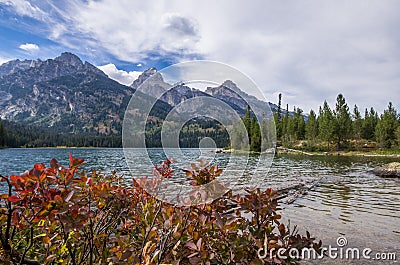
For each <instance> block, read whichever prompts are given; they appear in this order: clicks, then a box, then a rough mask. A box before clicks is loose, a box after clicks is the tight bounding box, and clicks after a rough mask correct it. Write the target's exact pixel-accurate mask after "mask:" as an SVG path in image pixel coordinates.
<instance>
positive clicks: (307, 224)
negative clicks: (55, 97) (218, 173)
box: [0, 148, 400, 264]
mask: <svg viewBox="0 0 400 265" xmlns="http://www.w3.org/2000/svg"><path fill="white" fill-rule="evenodd" d="M185 152H186V153H185V156H187V158H188V159H194V158H196V157H198V156H199V151H198V150H196V149H195V150H186V151H185ZM70 153H71V154H73V155H74V156H76V157H82V158H85V160H86V161H87V165H86V168H87V169H103V170H104V171H106V172H107V171H112V170H116V171H117V172H118V173H120V174H124V175H125V177H126V179H127V183H130V179H131V173H130V171H129V168H128V166H127V164H126V162H125V159H124V152H123V150H122V149H101V148H70V149H68V148H65V149H63V148H43V149H41V148H39V149H3V150H0V161H1V163H0V173H1V174H2V175H10V174H20V173H21V172H23V171H24V170H26V169H30V168H32V166H33V164H34V163H41V162H44V163H45V164H46V165H48V163H49V161H50V159H51V158H53V157H56V158H57V159H58V160H59V162H60V163H61V164H64V165H68V161H69V160H68V159H69V158H68V155H69V154H70ZM149 153H150V156H151V157H152V160H153V162H156V163H159V162H160V161H161V160H162V159H163V158H164V157H163V155H162V154H161V152H160V149H152V150H150V151H149ZM172 154H173V152H172ZM208 155H209V158H211V159H214V161H215V162H217V163H219V164H220V165H221V167H224V166H226V165H227V164H228V161H229V159H231V158H230V156H231V155H230V154H211V152H210V153H209V154H208ZM205 156H207V154H206V155H205ZM235 159H236V161H240V159H242V158H240V157H239V158H235ZM243 160H245V158H243ZM252 160H254V161H255V160H256V157H250V164H251V161H252ZM135 161H136V162H135V163H136V164H137V165H138V168H141V169H142V170H146V171H147V172H150V171H151V170H152V168H151V167H149V168H148V169H146V168H143V167H144V166H146V167H147V166H148V165H147V164H145V163H144V162H143V163H142V162H141V161H144V159H143V157H142V156H141V155H137V156H136V160H135ZM392 161H399V159H394V158H377V157H344V156H326V157H316V156H315V157H309V156H304V157H302V156H291V155H280V156H276V157H275V158H274V159H273V162H272V166H271V168H270V170H269V171H268V165H266V166H265V168H263V165H259V167H258V168H259V169H261V170H258V171H257V172H256V173H255V174H256V176H253V177H256V178H258V179H259V180H261V182H262V183H263V186H264V187H273V188H281V187H286V186H291V185H294V184H296V183H299V182H308V181H318V185H317V186H315V187H314V188H313V189H312V190H310V191H309V192H308V194H306V195H304V196H302V197H301V198H299V199H297V200H296V201H295V202H294V203H292V204H289V205H287V204H282V208H283V209H282V215H283V216H284V218H285V222H288V220H290V222H291V226H293V225H297V226H298V229H299V230H300V232H301V233H304V232H305V230H308V231H310V232H311V234H312V235H313V236H315V237H317V238H318V239H321V240H322V241H323V243H324V245H328V244H330V245H332V246H333V247H336V246H337V245H336V239H337V238H338V237H339V236H344V237H346V239H347V241H348V247H357V248H360V249H361V250H362V249H363V248H367V247H368V248H371V249H372V251H373V252H372V253H376V252H395V253H396V254H397V260H399V259H400V179H398V178H397V179H396V178H381V177H378V176H375V175H373V174H371V173H368V171H369V170H371V169H372V168H374V167H375V166H378V165H382V164H385V163H389V162H392ZM178 162H179V163H178V166H180V167H184V166H183V164H185V161H178ZM244 181H245V180H244ZM315 263H317V264H318V263H321V262H315ZM322 263H324V264H353V263H356V264H366V263H368V264H376V263H377V261H372V260H371V261H366V260H361V261H352V262H351V261H348V260H337V259H336V260H329V259H328V260H327V259H324V260H323V262H322ZM382 264H398V263H395V262H394V261H391V262H388V261H386V262H385V263H382Z"/></svg>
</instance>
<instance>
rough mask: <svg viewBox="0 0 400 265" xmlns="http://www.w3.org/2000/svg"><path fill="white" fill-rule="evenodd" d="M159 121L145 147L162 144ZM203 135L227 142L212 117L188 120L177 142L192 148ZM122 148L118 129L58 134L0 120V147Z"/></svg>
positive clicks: (219, 144) (150, 129) (151, 126)
mask: <svg viewBox="0 0 400 265" xmlns="http://www.w3.org/2000/svg"><path fill="white" fill-rule="evenodd" d="M161 125H162V124H161V123H160V124H151V123H149V125H148V127H146V129H147V132H146V146H147V147H149V148H152V147H162V144H161ZM204 137H210V138H212V139H213V140H214V141H215V143H216V146H217V147H225V146H227V145H229V135H228V133H227V131H226V130H225V128H224V127H223V126H222V125H221V124H220V123H218V122H216V121H214V120H192V121H189V122H188V123H187V124H185V126H184V127H183V128H182V130H181V132H180V135H179V144H180V147H182V148H196V147H198V146H199V142H200V140H201V139H203V138H204ZM56 146H68V147H122V137H121V132H120V131H119V132H118V133H116V134H113V135H106V134H101V133H99V132H86V133H84V132H80V133H71V132H67V133H61V132H59V131H58V130H56V128H41V127H38V126H34V125H25V124H20V123H15V122H12V121H7V120H3V121H2V120H0V147H28V148H29V147H56Z"/></svg>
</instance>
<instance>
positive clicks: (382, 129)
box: [375, 102, 398, 148]
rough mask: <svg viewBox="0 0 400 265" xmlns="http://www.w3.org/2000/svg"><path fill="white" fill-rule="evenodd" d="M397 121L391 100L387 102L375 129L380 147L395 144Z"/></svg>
mask: <svg viewBox="0 0 400 265" xmlns="http://www.w3.org/2000/svg"><path fill="white" fill-rule="evenodd" d="M397 123H398V120H397V112H396V110H395V108H394V107H393V105H392V102H389V105H388V108H387V109H385V110H384V112H383V114H382V115H381V119H380V120H379V121H378V125H377V126H376V130H375V135H376V140H377V141H378V142H379V144H380V145H381V146H382V147H385V148H391V147H392V146H393V145H394V144H395V142H396V129H397V125H398V124H397Z"/></svg>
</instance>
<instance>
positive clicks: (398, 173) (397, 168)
mask: <svg viewBox="0 0 400 265" xmlns="http://www.w3.org/2000/svg"><path fill="white" fill-rule="evenodd" d="M372 172H373V173H374V174H375V175H378V176H381V177H400V163H399V162H392V163H389V164H386V165H383V166H380V167H376V168H374V169H373V170H372Z"/></svg>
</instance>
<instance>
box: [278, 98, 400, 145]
mask: <svg viewBox="0 0 400 265" xmlns="http://www.w3.org/2000/svg"><path fill="white" fill-rule="evenodd" d="M281 102H282V95H281V94H280V95H279V101H278V111H277V112H276V113H275V124H276V132H277V138H278V140H280V141H281V143H282V145H283V146H286V147H292V146H293V145H294V144H296V143H298V141H299V140H307V141H306V146H305V147H307V148H308V149H311V150H316V149H318V148H322V149H324V148H325V150H326V149H327V150H330V149H332V148H335V149H343V148H350V147H351V146H350V142H351V141H356V142H359V143H362V142H364V145H366V146H368V144H367V142H368V141H374V142H376V143H377V145H378V147H381V148H399V147H400V116H399V115H398V114H397V111H396V109H395V108H394V107H393V104H392V103H391V102H389V104H388V107H387V109H385V110H384V113H383V114H380V115H379V114H378V113H377V112H376V111H375V110H374V108H372V107H371V108H370V109H365V111H364V115H362V114H361V112H360V110H359V109H358V107H357V105H355V106H354V107H353V110H352V111H350V109H349V107H348V105H347V103H346V100H345V98H344V96H343V95H342V94H339V95H338V96H337V98H336V105H335V108H333V109H331V108H330V106H329V105H328V103H327V102H326V101H325V102H324V103H323V105H322V106H320V107H319V111H318V114H317V113H316V112H315V111H313V110H311V111H310V114H309V115H308V117H307V118H305V116H304V115H303V110H301V109H300V108H294V114H293V115H290V114H289V107H288V105H286V111H282V109H281ZM323 144H325V145H326V146H325V147H323V146H324V145H323Z"/></svg>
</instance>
